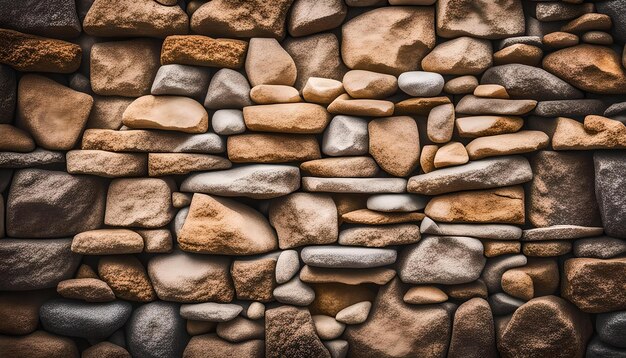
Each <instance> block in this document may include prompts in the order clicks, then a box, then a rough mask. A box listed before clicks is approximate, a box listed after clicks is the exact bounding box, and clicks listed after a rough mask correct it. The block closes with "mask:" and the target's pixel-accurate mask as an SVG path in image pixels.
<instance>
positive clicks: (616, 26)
mask: <svg viewBox="0 0 626 358" xmlns="http://www.w3.org/2000/svg"><path fill="white" fill-rule="evenodd" d="M596 11H597V12H599V13H601V14H607V15H609V16H610V17H611V19H612V20H613V29H612V31H611V33H612V34H613V36H615V37H616V38H617V40H619V41H621V42H626V1H625V0H612V1H600V2H597V3H596Z"/></svg>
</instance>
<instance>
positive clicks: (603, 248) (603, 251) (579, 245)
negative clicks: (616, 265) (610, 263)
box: [574, 236, 626, 259]
mask: <svg viewBox="0 0 626 358" xmlns="http://www.w3.org/2000/svg"><path fill="white" fill-rule="evenodd" d="M624 252H626V241H624V240H620V239H616V238H613V237H608V236H600V237H593V238H586V239H580V240H576V241H574V255H575V256H576V257H592V258H597V259H610V258H612V257H615V256H617V255H620V254H622V253H624Z"/></svg>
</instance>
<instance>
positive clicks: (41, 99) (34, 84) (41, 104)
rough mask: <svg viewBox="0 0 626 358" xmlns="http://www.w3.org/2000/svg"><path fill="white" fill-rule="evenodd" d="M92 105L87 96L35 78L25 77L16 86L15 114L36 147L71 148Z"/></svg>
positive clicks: (37, 76)
mask: <svg viewBox="0 0 626 358" xmlns="http://www.w3.org/2000/svg"><path fill="white" fill-rule="evenodd" d="M92 105H93V99H92V98H91V96H90V95H88V94H85V93H82V92H78V91H74V90H73V89H71V88H68V87H65V86H63V85H60V84H58V83H57V82H55V81H53V80H51V79H49V78H47V77H43V76H39V75H25V76H24V77H22V79H21V80H20V83H19V86H18V101H17V113H18V116H19V118H20V120H21V122H22V123H23V124H24V127H26V129H27V130H28V131H29V132H30V134H31V135H32V136H33V138H34V139H35V142H36V143H37V145H39V146H40V147H44V148H46V149H51V150H68V149H71V148H72V147H74V145H75V144H76V141H77V140H78V137H79V136H80V134H81V132H82V130H83V128H84V126H85V123H87V119H88V118H89V112H90V111H91V107H92Z"/></svg>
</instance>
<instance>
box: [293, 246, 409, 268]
mask: <svg viewBox="0 0 626 358" xmlns="http://www.w3.org/2000/svg"><path fill="white" fill-rule="evenodd" d="M300 256H301V258H302V261H304V263H305V264H307V265H311V266H315V267H328V268H370V267H379V266H385V265H390V264H392V263H394V262H395V261H396V256H397V254H396V251H395V250H392V249H379V248H365V247H341V246H307V247H305V248H304V249H302V251H301V252H300Z"/></svg>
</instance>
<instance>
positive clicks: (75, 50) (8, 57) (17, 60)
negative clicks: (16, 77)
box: [0, 29, 82, 73]
mask: <svg viewBox="0 0 626 358" xmlns="http://www.w3.org/2000/svg"><path fill="white" fill-rule="evenodd" d="M81 55H82V51H81V49H80V47H79V46H78V45H76V44H73V43H69V42H65V41H61V40H55V39H48V38H45V37H39V36H34V35H29V34H24V33H21V32H17V31H13V30H6V29H0V63H5V64H7V65H10V66H11V67H13V68H15V69H16V70H18V71H24V72H58V73H71V72H74V71H76V70H77V69H78V67H79V66H80V60H81Z"/></svg>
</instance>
